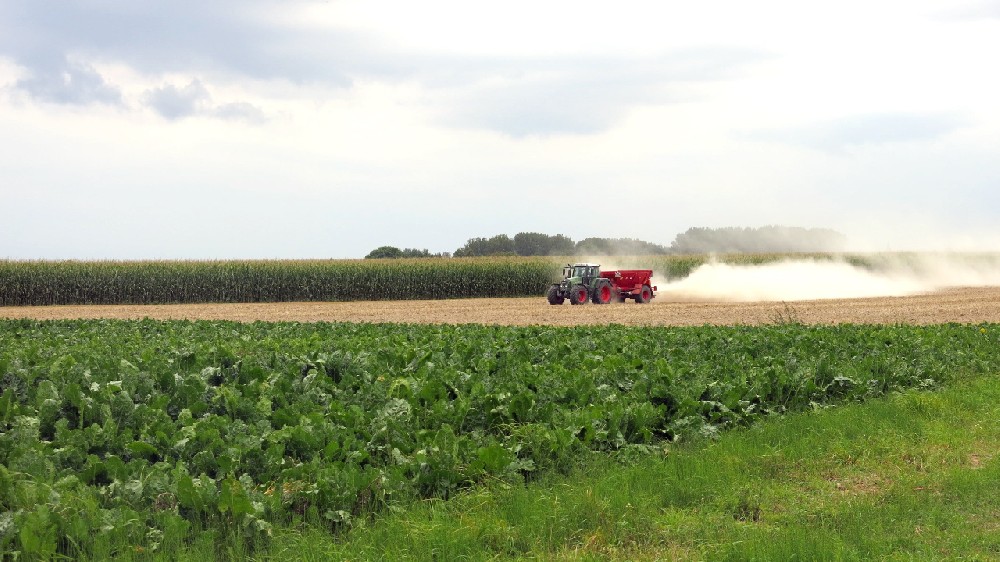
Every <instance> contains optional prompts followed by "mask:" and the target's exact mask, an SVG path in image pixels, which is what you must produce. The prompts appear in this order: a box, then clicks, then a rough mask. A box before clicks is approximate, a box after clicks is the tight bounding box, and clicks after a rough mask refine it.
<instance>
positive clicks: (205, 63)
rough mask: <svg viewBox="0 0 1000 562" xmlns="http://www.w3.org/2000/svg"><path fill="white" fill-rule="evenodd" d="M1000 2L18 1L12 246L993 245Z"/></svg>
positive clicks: (1, 72)
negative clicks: (596, 239)
mask: <svg viewBox="0 0 1000 562" xmlns="http://www.w3.org/2000/svg"><path fill="white" fill-rule="evenodd" d="M998 60H1000V0H957V1H953V0H949V1H945V0H935V1H924V0H906V1H902V0H900V1H879V0H864V1H855V0H844V1H840V2H822V3H820V2H802V1H798V0H760V1H757V2H744V1H735V0H734V1H713V0H707V1H700V2H691V1H685V2H675V1H664V0H657V1H649V2H647V1H630V2H619V3H609V2H590V1H581V0H574V1H565V2H563V1H559V2H547V1H538V0H535V1H531V2H527V1H524V2H522V1H519V0H508V1H507V2H494V3H483V2H468V1H458V0H456V1H439V0H425V1H423V2H409V1H401V0H400V1H382V0H374V1H373V0H366V1H354V0H331V1H322V2H321V1H316V2H308V1H295V0H279V1H267V0H212V1H210V2H206V1H204V0H164V1H155V0H129V1H127V2H122V1H113V0H87V1H77V2H55V1H42V0H2V2H0V204H2V208H3V212H2V215H0V216H2V221H0V259H2V258H14V259H94V258H98V259H156V258H197V259H203V258H208V259H212V258H330V257H333V258H345V257H362V256H364V255H365V254H367V253H368V252H369V251H370V250H371V249H373V248H375V247H377V246H381V245H386V244H388V245H394V246H399V247H416V248H427V249H429V250H431V251H432V252H440V251H454V250H455V249H456V248H458V247H460V246H461V245H462V244H463V243H464V242H465V241H466V240H467V239H468V238H470V237H475V236H492V235H494V234H498V233H506V234H509V235H513V234H515V233H517V232H521V231H535V232H544V233H548V234H557V233H561V234H565V235H567V236H569V237H571V238H573V239H576V240H579V239H581V238H584V237H589V236H607V237H630V238H640V239H643V240H648V241H651V242H656V243H661V244H669V243H670V242H671V241H672V240H673V238H674V236H675V235H676V234H677V233H679V232H682V231H684V230H686V229H688V228H690V227H695V226H703V227H722V226H764V225H784V226H802V227H824V228H833V229H836V230H839V231H841V232H843V233H844V234H846V235H848V236H849V237H851V239H852V240H855V241H856V243H857V244H858V245H859V246H860V245H862V244H864V245H865V246H866V248H867V249H875V250H902V249H921V248H927V249H946V248H951V249H992V250H998V251H1000V101H998V100H1000V70H998V68H1000V66H998V65H1000V63H998Z"/></svg>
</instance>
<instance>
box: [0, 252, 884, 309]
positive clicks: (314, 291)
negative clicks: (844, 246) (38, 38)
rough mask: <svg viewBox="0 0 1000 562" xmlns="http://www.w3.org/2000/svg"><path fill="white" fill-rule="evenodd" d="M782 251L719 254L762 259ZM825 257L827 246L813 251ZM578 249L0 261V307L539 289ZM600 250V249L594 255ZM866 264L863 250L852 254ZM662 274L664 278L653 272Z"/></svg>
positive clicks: (683, 269) (617, 263)
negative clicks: (564, 253) (541, 254)
mask: <svg viewBox="0 0 1000 562" xmlns="http://www.w3.org/2000/svg"><path fill="white" fill-rule="evenodd" d="M785 257H789V256H788V255H781V254H760V255H732V256H721V257H720V258H719V259H722V260H724V261H726V262H728V263H739V264H759V263H766V262H771V261H776V260H779V259H782V258H785ZM796 257H812V258H818V259H829V258H831V257H832V256H830V255H811V256H803V255H798V256H796ZM577 259H578V258H516V257H510V258H507V257H490V258H452V259H438V258H425V259H403V260H303V261H287V260H271V261H136V262H127V261H126V262H119V261H93V262H86V261H10V260H0V306H33V305H63V304H160V303H208V302H216V303H228V302H293V301H369V300H409V299H452V298H470V297H525V296H536V295H544V294H545V291H546V289H547V287H548V285H549V283H551V282H552V281H554V280H557V279H558V278H559V276H560V274H561V271H562V265H564V264H565V263H566V262H567V261H576V260H577ZM595 259H596V258H595ZM708 259H709V258H708V257H707V256H653V257H648V258H646V257H633V258H607V259H605V260H602V261H604V263H605V265H613V266H614V267H618V268H640V269H653V270H655V271H656V272H657V274H658V275H664V276H666V277H668V278H679V277H684V276H686V275H688V274H689V273H690V272H691V270H693V269H694V268H695V267H697V266H699V265H701V264H703V263H705V262H706V261H707V260H708ZM852 259H854V260H855V261H858V262H859V263H865V261H864V259H862V258H857V257H856V258H852ZM657 281H660V282H664V281H666V279H657Z"/></svg>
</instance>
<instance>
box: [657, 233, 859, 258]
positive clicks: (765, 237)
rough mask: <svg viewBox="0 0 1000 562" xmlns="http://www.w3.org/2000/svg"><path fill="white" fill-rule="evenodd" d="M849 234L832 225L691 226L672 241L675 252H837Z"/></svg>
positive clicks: (671, 247) (840, 249)
mask: <svg viewBox="0 0 1000 562" xmlns="http://www.w3.org/2000/svg"><path fill="white" fill-rule="evenodd" d="M846 245H847V237H846V236H844V235H843V234H841V233H839V232H837V231H835V230H830V229H828V228H801V227H788V226H764V227H760V228H740V227H726V228H689V229H688V230H687V231H685V232H683V233H681V234H678V235H677V237H676V238H674V241H673V242H672V243H671V244H670V252H671V253H675V254H707V253H712V252H717V253H734V254H735V253H796V252H837V251H842V250H843V249H844V248H845V247H846Z"/></svg>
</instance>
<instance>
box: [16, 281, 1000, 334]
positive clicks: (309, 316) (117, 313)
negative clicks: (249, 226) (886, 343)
mask: <svg viewBox="0 0 1000 562" xmlns="http://www.w3.org/2000/svg"><path fill="white" fill-rule="evenodd" d="M0 317H3V318H36V319H70V318H133V319H138V318H153V319H163V320H166V319H205V320H236V321H241V322H253V321H257V320H263V321H301V322H317V321H327V322H415V323H447V324H455V323H480V324H504V325H532V324H547V325H556V326H575V325H583V324H629V325H647V326H654V325H655V326H692V325H694V326H698V325H703V324H718V325H735V324H746V325H755V324H775V323H783V322H801V323H805V324H841V323H854V324H941V323H949V322H958V323H979V322H1000V287H987V288H963V289H948V290H945V291H939V292H934V293H928V294H922V295H916V296H908V297H884V298H865V299H837V300H817V301H797V302H787V303H786V302H753V303H734V302H709V301H700V302H694V301H678V300H669V299H668V298H663V297H658V298H656V299H654V300H653V302H652V303H650V304H647V305H637V304H635V303H633V302H631V301H629V302H628V303H626V304H610V305H604V306H600V305H594V304H586V305H582V306H572V305H570V304H569V303H566V304H564V305H562V306H551V305H549V304H548V303H546V302H545V298H544V297H537V298H522V299H463V300H438V301H384V302H332V303H327V302H319V303H317V302H305V303H304V302H297V303H255V304H176V305H149V306H132V305H114V306H107V305H99V306H98V305H94V306H40V307H0Z"/></svg>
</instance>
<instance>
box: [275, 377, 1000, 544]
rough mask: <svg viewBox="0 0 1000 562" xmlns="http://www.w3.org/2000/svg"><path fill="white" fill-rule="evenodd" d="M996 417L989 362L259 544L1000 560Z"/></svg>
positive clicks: (997, 391)
mask: <svg viewBox="0 0 1000 562" xmlns="http://www.w3.org/2000/svg"><path fill="white" fill-rule="evenodd" d="M998 419H1000V379H998V378H996V377H980V378H976V379H973V380H967V381H964V382H961V383H958V384H956V385H954V386H953V387H951V388H949V389H947V390H944V391H941V392H933V393H932V392H920V391H913V392H907V393H904V394H899V395H895V396H892V397H890V398H888V399H885V400H880V401H874V402H870V403H867V404H862V405H848V406H844V407H838V408H836V409H830V410H823V411H820V412H817V413H813V414H798V415H792V416H788V417H786V418H784V419H780V420H774V421H768V422H765V423H762V424H759V425H757V426H755V427H753V428H750V429H746V430H742V431H736V432H731V433H728V434H725V435H723V436H722V437H721V438H720V439H718V440H716V441H712V442H708V443H700V444H689V445H687V446H683V447H676V448H673V449H670V450H668V451H667V453H666V454H665V455H664V456H662V457H660V458H646V459H643V460H641V461H639V462H637V463H633V464H626V465H622V464H616V463H614V462H612V461H610V460H608V459H607V458H604V459H599V458H595V459H594V460H593V461H592V462H590V463H588V464H587V468H585V469H581V470H580V471H579V472H577V473H575V474H573V475H571V476H569V477H552V478H549V479H546V480H544V481H540V482H535V483H533V484H529V485H527V486H513V487H508V486H505V485H503V484H497V485H494V486H485V487H480V488H478V489H476V490H474V491H471V492H469V493H466V494H464V495H461V496H459V497H457V498H454V499H452V500H450V501H446V502H444V501H427V502H423V503H420V504H417V505H415V506H413V507H412V508H408V509H406V510H404V511H402V512H400V513H397V514H395V515H392V516H389V517H386V518H384V519H380V520H379V521H377V522H376V523H372V524H369V525H367V526H361V527H359V528H356V529H354V530H353V531H352V532H351V533H350V534H349V535H348V536H347V537H346V539H345V540H338V539H335V538H334V537H332V536H331V535H329V534H326V533H323V532H319V531H310V530H308V529H309V528H308V527H303V528H301V529H299V530H282V531H279V532H278V533H277V535H276V536H275V537H274V541H273V542H272V544H271V547H270V549H269V551H268V552H267V553H266V555H264V556H262V557H261V558H267V559H283V560H284V559H289V560H290V559H303V560H325V559H346V560H373V559H386V560H389V559H392V560H398V559H413V560H484V559H517V558H522V559H533V558H534V559H556V560H590V559H620V560H640V559H649V560H653V559H690V560H700V559H711V560H730V559H731V560H795V559H802V560H852V559H856V560H868V559H894V560H910V559H984V560H985V559H996V558H997V557H998V556H1000V523H998V522H997V521H998V519H1000V518H998V515H1000V489H998V488H997V487H996V482H997V481H998V480H1000V462H998V460H997V459H996V458H995V457H994V455H995V454H996V451H998V450H1000V422H998V421H997V420H998Z"/></svg>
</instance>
